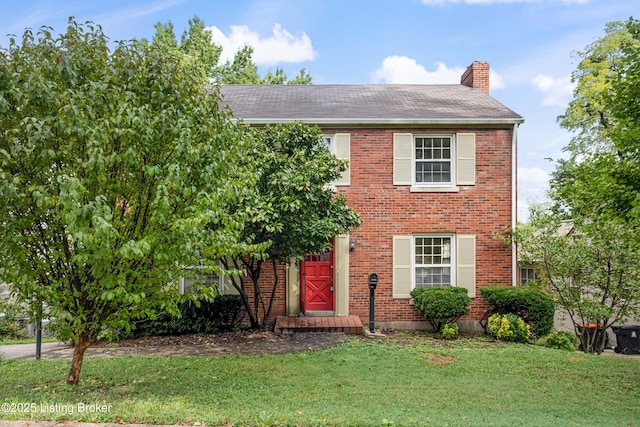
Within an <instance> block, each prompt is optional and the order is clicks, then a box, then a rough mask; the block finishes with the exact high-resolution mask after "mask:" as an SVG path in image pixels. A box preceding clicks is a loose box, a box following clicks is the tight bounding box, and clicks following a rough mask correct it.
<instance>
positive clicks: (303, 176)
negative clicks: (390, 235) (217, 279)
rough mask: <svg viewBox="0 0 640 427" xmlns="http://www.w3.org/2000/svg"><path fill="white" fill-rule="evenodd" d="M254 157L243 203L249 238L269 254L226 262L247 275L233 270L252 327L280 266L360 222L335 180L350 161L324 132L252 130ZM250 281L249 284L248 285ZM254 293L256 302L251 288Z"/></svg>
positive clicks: (295, 126) (297, 127)
mask: <svg viewBox="0 0 640 427" xmlns="http://www.w3.org/2000/svg"><path fill="white" fill-rule="evenodd" d="M252 132H253V134H254V135H255V136H254V140H255V142H254V149H253V156H252V157H253V160H252V162H253V163H254V164H255V166H256V168H257V171H258V174H259V177H258V181H257V184H256V187H255V190H256V191H254V192H253V193H245V197H244V198H243V199H242V200H241V201H240V204H239V208H241V209H244V211H245V212H246V213H247V214H248V216H247V217H246V221H245V223H244V225H243V230H242V241H244V242H247V243H250V244H253V245H255V246H259V247H262V248H265V247H266V249H265V250H264V252H256V253H249V254H247V252H238V255H239V256H236V257H230V258H226V259H225V258H223V256H222V255H223V254H220V253H213V252H212V253H210V255H211V257H212V258H213V259H217V258H221V259H222V262H223V264H224V265H225V268H227V269H230V270H243V271H246V272H247V277H246V278H245V277H241V276H232V281H233V285H234V286H235V287H236V289H237V290H238V291H239V293H240V295H241V297H242V299H243V301H244V304H245V307H246V308H247V311H248V314H249V320H250V322H251V326H252V327H254V328H257V327H261V326H265V325H266V323H267V321H268V319H269V315H270V313H271V308H272V306H273V301H274V298H275V295H276V291H277V289H278V286H279V284H280V283H281V280H280V277H279V276H278V271H279V269H278V267H279V266H280V265H282V263H286V262H289V261H293V260H296V259H301V258H302V257H303V256H304V255H306V254H310V253H322V252H324V251H326V250H327V249H328V248H330V247H331V240H332V238H333V237H334V236H336V235H338V234H343V233H346V232H347V231H348V230H349V228H351V227H356V226H358V225H359V224H360V218H359V216H358V214H357V213H356V212H354V211H353V210H352V209H350V208H349V207H348V206H347V203H346V198H345V197H344V196H342V195H341V194H339V193H336V192H335V191H334V189H333V188H331V186H330V185H329V184H330V183H331V182H332V181H335V180H337V179H338V178H339V177H340V176H341V173H342V172H343V171H345V170H346V167H347V162H346V161H344V160H340V159H338V158H337V157H336V156H335V155H333V154H331V153H330V152H329V149H328V147H327V146H326V144H325V143H324V141H323V138H322V132H321V131H320V129H319V128H318V127H316V126H307V125H305V124H303V123H300V122H295V123H289V124H280V125H273V126H267V127H265V128H262V129H254V130H252ZM265 263H267V265H270V267H271V269H272V270H273V275H274V281H273V284H272V286H271V290H270V292H268V293H266V294H265V293H263V291H262V289H261V287H260V286H259V280H260V277H261V272H262V271H263V267H264V264H265ZM247 282H249V283H247ZM247 290H251V293H252V294H253V295H254V301H253V306H252V305H251V304H250V302H249V298H248V292H247Z"/></svg>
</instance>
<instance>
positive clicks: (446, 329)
mask: <svg viewBox="0 0 640 427" xmlns="http://www.w3.org/2000/svg"><path fill="white" fill-rule="evenodd" d="M458 332H459V329H458V324H457V323H445V324H444V325H443V326H442V329H440V335H442V338H444V339H445V340H453V339H456V338H457V337H458Z"/></svg>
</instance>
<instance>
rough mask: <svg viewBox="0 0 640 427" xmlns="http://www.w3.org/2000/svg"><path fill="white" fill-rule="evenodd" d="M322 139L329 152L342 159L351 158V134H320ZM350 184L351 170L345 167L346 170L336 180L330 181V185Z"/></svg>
mask: <svg viewBox="0 0 640 427" xmlns="http://www.w3.org/2000/svg"><path fill="white" fill-rule="evenodd" d="M322 141H323V142H324V144H325V145H326V146H327V148H328V149H329V152H330V153H331V154H335V156H336V157H337V158H339V159H342V160H347V161H349V160H351V135H350V134H348V133H336V134H333V135H322ZM350 184H351V171H350V168H349V167H347V170H346V171H344V172H342V176H341V177H340V178H338V179H337V180H336V181H334V182H332V183H330V184H329V185H330V186H331V187H334V186H344V185H350Z"/></svg>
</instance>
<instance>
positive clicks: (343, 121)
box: [235, 117, 524, 126]
mask: <svg viewBox="0 0 640 427" xmlns="http://www.w3.org/2000/svg"><path fill="white" fill-rule="evenodd" d="M235 120H238V119H237V118H236V119H235ZM242 121H243V122H244V123H247V124H250V125H267V124H278V123H291V122H295V121H298V122H303V123H307V124H314V125H360V126H361V125H403V126H405V125H406V126H410V125H421V126H424V125H472V126H478V125H514V124H522V123H524V118H522V117H518V118H499V119H496V118H474V119H461V118H449V119H446V118H445V119H380V118H370V119H367V118H363V119H351V118H305V117H296V118H282V117H279V118H251V117H244V118H242Z"/></svg>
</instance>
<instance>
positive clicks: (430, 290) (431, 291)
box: [411, 286, 471, 332]
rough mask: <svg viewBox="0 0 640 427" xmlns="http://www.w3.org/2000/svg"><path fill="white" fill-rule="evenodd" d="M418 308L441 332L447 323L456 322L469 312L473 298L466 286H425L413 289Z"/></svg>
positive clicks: (437, 330)
mask: <svg viewBox="0 0 640 427" xmlns="http://www.w3.org/2000/svg"><path fill="white" fill-rule="evenodd" d="M411 297H412V298H413V303H414V305H415V307H416V309H417V310H418V311H419V312H420V313H422V315H423V316H424V318H425V319H426V320H427V321H428V322H429V323H430V324H431V326H432V327H433V330H434V331H436V332H439V331H441V330H442V327H443V326H444V325H445V323H455V322H456V321H457V320H458V319H459V318H460V317H462V316H466V315H467V314H469V305H471V298H469V295H467V290H466V289H464V288H456V287H453V286H423V287H420V288H416V289H414V290H413V291H411Z"/></svg>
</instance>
